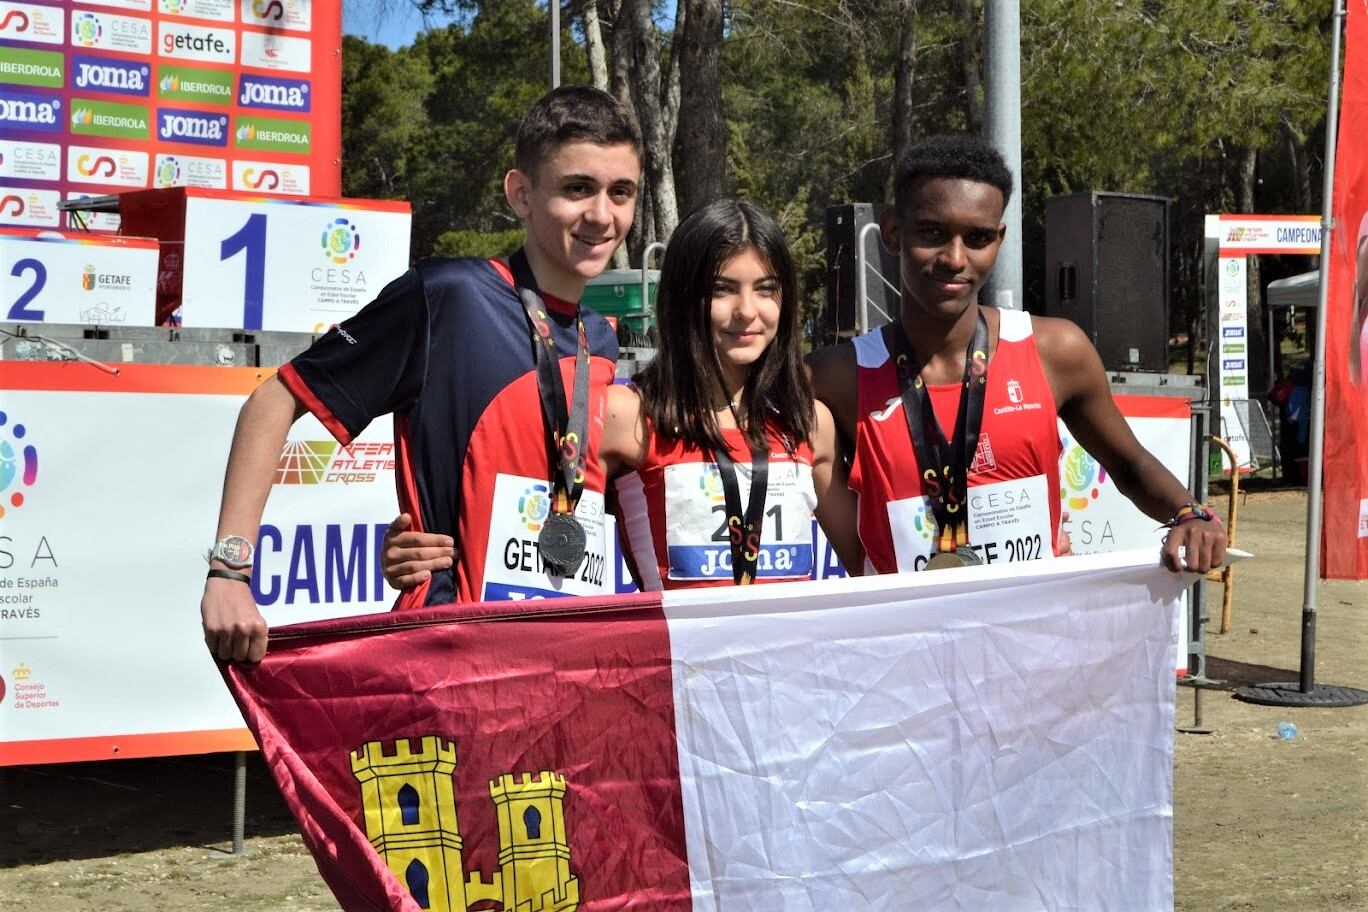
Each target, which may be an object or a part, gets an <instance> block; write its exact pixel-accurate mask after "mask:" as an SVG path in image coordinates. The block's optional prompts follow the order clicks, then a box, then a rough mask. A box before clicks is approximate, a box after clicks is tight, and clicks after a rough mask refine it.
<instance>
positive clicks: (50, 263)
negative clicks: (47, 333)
mask: <svg viewBox="0 0 1368 912" xmlns="http://www.w3.org/2000/svg"><path fill="white" fill-rule="evenodd" d="M157 254H158V245H157V242H156V241H155V240H152V239H151V238H124V237H104V236H100V235H71V236H64V235H62V234H59V233H57V232H55V231H44V232H41V233H40V232H36V231H23V230H15V229H5V228H0V313H3V315H4V316H3V320H4V321H6V322H11V323H97V324H100V325H103V326H155V325H156V308H157Z"/></svg>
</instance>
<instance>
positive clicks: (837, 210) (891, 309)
mask: <svg viewBox="0 0 1368 912" xmlns="http://www.w3.org/2000/svg"><path fill="white" fill-rule="evenodd" d="M885 208H887V206H886V205H885V204H884V203H845V204H843V205H840V206H828V207H827V211H826V266H827V281H826V293H827V294H826V308H825V309H824V310H823V312H822V326H821V333H822V335H823V336H824V337H825V341H827V342H836V341H840V340H841V339H849V338H850V337H851V336H853V335H855V333H856V329H857V324H858V322H859V317H860V307H859V302H858V300H857V298H858V297H859V295H858V292H857V289H858V288H859V281H858V278H857V276H858V258H857V257H856V244H857V243H858V240H859V237H860V231H861V229H863V228H864V226H866V225H869V224H873V223H875V222H877V221H878V218H879V213H881V212H883V210H884V209H885ZM865 262H866V273H865V277H866V279H867V286H866V287H867V292H866V293H867V295H868V301H869V326H868V327H867V328H869V329H873V328H874V327H877V326H882V325H884V324H885V323H887V322H889V321H890V320H892V319H894V318H896V317H897V315H898V305H899V302H900V300H901V296H900V294H899V291H898V257H897V256H896V255H894V254H890V253H889V252H888V251H886V250H884V247H883V243H882V242H881V241H880V240H879V235H878V232H877V231H871V232H870V233H869V236H868V237H866V238H865Z"/></svg>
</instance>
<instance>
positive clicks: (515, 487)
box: [481, 474, 613, 601]
mask: <svg viewBox="0 0 1368 912" xmlns="http://www.w3.org/2000/svg"><path fill="white" fill-rule="evenodd" d="M550 511H551V484H550V482H548V481H546V479H538V478H522V477H520V476H517V475H503V474H500V475H499V476H498V478H496V479H495V481H494V502H493V505H492V509H491V511H490V520H489V545H488V546H487V548H486V550H485V575H484V576H485V578H484V590H483V593H482V595H481V598H483V599H484V600H485V601H497V600H500V599H534V598H558V597H560V596H564V595H599V594H602V593H604V592H610V591H612V588H613V587H612V580H611V579H610V578H609V576H610V574H609V572H608V570H607V568H608V561H607V554H608V551H607V539H606V536H605V535H604V529H605V522H604V514H603V495H602V494H601V493H599V492H598V491H590V490H587V489H586V490H585V492H584V493H583V494H582V495H581V496H580V501H579V505H578V506H577V507H576V508H575V518H576V519H578V520H579V521H580V525H582V526H584V537H585V540H586V542H587V547H586V549H585V555H584V563H582V564H580V567H579V569H578V570H577V571H575V575H574V576H573V577H560V576H555V575H553V574H552V573H550V572H548V571H547V570H546V568H545V567H544V566H543V565H542V559H541V552H540V551H538V550H537V533H539V532H541V527H542V523H543V522H545V520H546V517H547V514H548V513H550ZM605 579H607V580H608V585H607V586H605V585H604V580H605Z"/></svg>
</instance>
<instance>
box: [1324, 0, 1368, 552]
mask: <svg viewBox="0 0 1368 912" xmlns="http://www.w3.org/2000/svg"><path fill="white" fill-rule="evenodd" d="M1345 37H1346V48H1345V55H1344V84H1343V95H1342V100H1341V106H1340V119H1339V131H1340V132H1339V143H1338V145H1337V147H1336V153H1335V154H1336V164H1335V196H1334V209H1333V212H1334V219H1335V230H1334V233H1333V235H1332V236H1331V246H1330V300H1329V307H1328V311H1327V314H1326V320H1327V325H1326V331H1325V479H1324V492H1325V506H1324V524H1323V526H1322V529H1321V531H1322V537H1321V540H1322V544H1323V547H1322V550H1321V574H1322V575H1323V576H1325V577H1327V578H1331V579H1365V578H1368V330H1365V325H1368V321H1365V315H1368V3H1365V2H1364V0H1353V2H1351V3H1349V4H1348V24H1347V29H1346V36H1345Z"/></svg>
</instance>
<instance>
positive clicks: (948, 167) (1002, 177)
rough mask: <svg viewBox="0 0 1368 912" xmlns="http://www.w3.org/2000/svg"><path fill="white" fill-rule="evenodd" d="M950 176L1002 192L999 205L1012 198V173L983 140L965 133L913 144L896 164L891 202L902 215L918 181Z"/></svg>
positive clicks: (998, 155) (995, 151)
mask: <svg viewBox="0 0 1368 912" xmlns="http://www.w3.org/2000/svg"><path fill="white" fill-rule="evenodd" d="M929 177H953V178H961V179H963V180H971V181H977V182H978V183H983V184H991V185H992V186H994V187H997V188H998V189H999V190H1001V191H1002V204H1003V205H1004V206H1006V205H1007V201H1008V200H1010V199H1011V198H1012V171H1011V169H1010V168H1008V167H1007V162H1006V161H1004V160H1003V158H1002V153H1000V152H998V150H997V149H994V148H993V147H992V146H991V145H989V144H988V143H987V142H985V141H984V140H982V139H980V138H979V137H977V136H970V135H968V134H946V135H941V136H932V137H929V138H927V139H923V140H921V141H920V142H918V143H916V144H914V145H913V146H912V148H910V149H908V150H907V151H906V152H904V153H903V157H902V158H901V159H899V161H898V170H897V173H896V174H895V175H894V179H893V202H894V204H895V205H896V206H897V207H898V214H899V215H902V214H903V213H905V212H906V211H907V208H908V206H909V205H910V204H911V202H912V200H911V194H912V188H913V185H914V184H916V182H917V181H919V180H921V179H922V178H929Z"/></svg>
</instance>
